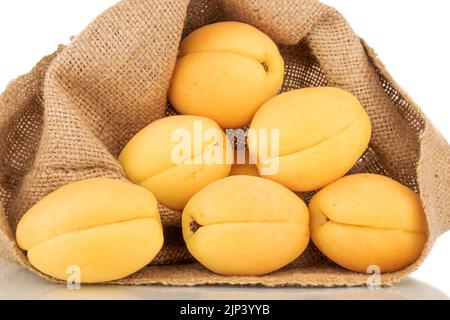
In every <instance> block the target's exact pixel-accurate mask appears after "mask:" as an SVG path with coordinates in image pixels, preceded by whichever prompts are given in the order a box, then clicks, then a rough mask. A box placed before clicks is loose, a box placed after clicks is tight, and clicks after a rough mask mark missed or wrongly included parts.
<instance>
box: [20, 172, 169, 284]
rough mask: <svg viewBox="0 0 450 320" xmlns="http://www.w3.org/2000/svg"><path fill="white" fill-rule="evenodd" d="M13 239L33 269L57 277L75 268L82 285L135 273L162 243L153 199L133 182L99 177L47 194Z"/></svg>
mask: <svg viewBox="0 0 450 320" xmlns="http://www.w3.org/2000/svg"><path fill="white" fill-rule="evenodd" d="M16 237H17V243H18V244H19V246H20V248H22V249H23V250H26V251H28V259H29V261H30V263H31V264H32V265H33V266H34V267H35V268H36V269H38V270H39V271H41V272H42V273H45V274H47V275H49V276H51V277H54V278H56V279H60V280H67V279H68V278H69V277H70V276H71V275H73V276H76V277H77V274H76V272H78V271H79V272H80V274H79V276H80V280H81V282H83V283H95V282H104V281H112V280H117V279H121V278H124V277H126V276H128V275H130V274H132V273H135V272H136V271H138V270H140V269H142V268H143V267H145V266H146V265H148V264H149V263H150V262H151V261H152V260H153V258H154V257H155V256H156V255H157V254H158V252H159V251H160V250H161V247H162V245H163V241H164V240H163V231H162V225H161V221H160V217H159V212H158V206H157V201H156V199H155V197H154V196H153V195H152V194H151V193H150V192H149V191H147V190H145V189H144V188H141V187H138V186H136V185H133V184H131V183H127V182H122V181H119V180H113V179H101V178H99V179H89V180H83V181H78V182H74V183H71V184H69V185H66V186H64V187H62V188H60V189H58V190H56V191H55V192H53V193H51V194H49V195H48V196H47V197H45V198H44V199H42V200H41V201H39V202H38V203H37V204H36V205H35V206H33V207H32V208H31V209H30V210H29V211H28V212H27V213H26V214H25V215H24V216H23V218H22V219H21V221H20V222H19V225H18V227H17V232H16ZM72 268H75V269H72ZM72 272H74V274H72Z"/></svg>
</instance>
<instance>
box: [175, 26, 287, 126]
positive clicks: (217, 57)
mask: <svg viewBox="0 0 450 320" xmlns="http://www.w3.org/2000/svg"><path fill="white" fill-rule="evenodd" d="M283 77H284V61H283V58H282V56H281V55H280V52H279V50H278V47H277V45H276V44H275V43H274V42H273V41H272V40H271V39H270V38H269V37H268V36H267V35H265V34H264V33H262V32H261V31H259V30H258V29H256V28H254V27H252V26H250V25H248V24H244V23H240V22H220V23H215V24H211V25H208V26H205V27H203V28H200V29H198V30H196V31H194V32H192V33H191V34H190V35H189V36H187V37H186V38H185V39H184V40H183V41H182V43H181V47H180V58H179V60H178V63H177V65H176V68H175V71H174V74H173V79H172V83H171V88H170V91H169V100H170V101H171V103H172V105H173V106H174V107H175V109H177V110H178V111H179V112H180V113H182V114H192V115H199V116H205V117H208V118H211V119H213V120H215V121H216V122H217V123H218V124H219V125H220V126H221V127H222V128H238V127H242V126H244V125H246V124H249V123H250V122H251V120H252V117H253V115H254V114H255V112H256V110H258V108H259V107H261V105H262V104H263V103H264V102H265V101H267V100H268V99H270V98H271V97H273V96H274V95H276V94H277V93H278V91H279V90H280V88H281V85H282V84H283Z"/></svg>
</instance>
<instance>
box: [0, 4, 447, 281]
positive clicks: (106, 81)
mask: <svg viewBox="0 0 450 320" xmlns="http://www.w3.org/2000/svg"><path fill="white" fill-rule="evenodd" d="M228 20H236V21H242V22H246V23H250V24H252V25H254V26H256V27H257V28H259V29H261V30H262V31H264V32H266V33H267V34H268V35H270V36H271V37H272V38H273V39H274V40H275V41H276V42H277V43H278V44H279V46H280V50H281V52H282V54H283V56H284V58H285V60H286V80H285V83H284V86H283V91H288V90H291V89H295V88H301V87H311V86H323V85H330V86H337V87H340V88H343V89H346V90H349V91H350V92H352V93H353V94H355V95H356V96H357V97H358V98H359V99H360V100H361V102H362V103H363V105H364V107H365V108H366V110H367V112H368V113H369V115H370V117H371V119H372V124H373V130H374V132H373V137H372V141H371V143H370V146H369V148H368V150H367V152H366V153H365V154H364V156H363V157H362V158H361V160H360V161H358V163H357V165H356V166H355V167H354V168H353V170H352V172H375V173H381V174H384V175H387V176H390V177H392V178H394V179H396V180H397V181H400V182H401V183H403V184H405V185H407V186H409V187H410V188H412V189H413V190H414V191H416V192H417V193H419V194H420V197H421V199H422V201H423V205H424V207H425V211H426V214H427V218H428V224H429V239H428V242H427V245H426V248H425V250H424V252H423V255H422V256H421V258H420V259H419V260H418V261H417V262H416V263H415V264H414V265H412V266H410V267H408V268H406V269H404V270H402V271H400V272H396V273H392V274H385V275H383V276H382V279H381V281H382V283H383V284H392V283H395V282H397V281H398V280H400V279H401V278H403V277H404V276H406V275H408V274H409V273H410V272H412V271H413V270H415V269H416V268H417V267H418V266H419V265H420V263H421V262H422V261H423V260H424V258H425V257H426V255H427V254H428V252H429V251H430V249H431V246H432V244H433V243H434V241H435V240H436V238H437V237H438V236H439V235H441V234H442V233H443V232H445V231H446V230H448V229H449V228H450V213H449V209H450V199H449V197H448V194H449V191H450V179H449V173H450V152H449V146H448V144H447V142H446V141H445V139H444V138H443V137H442V136H441V135H440V134H439V133H438V131H437V130H436V129H435V128H434V127H433V126H432V124H431V123H430V122H429V121H428V119H427V118H426V117H425V116H424V115H423V114H422V113H421V111H420V109H419V108H418V107H417V106H416V104H415V103H414V102H413V101H412V100H411V99H410V98H409V97H408V96H407V94H406V93H405V92H403V91H402V90H401V89H400V88H399V86H398V85H397V84H396V83H395V81H393V79H392V78H391V77H390V76H389V74H388V73H387V71H386V69H385V68H384V66H383V65H382V63H381V62H380V61H379V60H378V59H377V57H376V54H375V53H374V52H373V51H372V50H371V49H370V48H369V47H368V46H367V45H366V44H365V43H364V42H362V41H361V39H360V38H359V37H357V36H356V35H355V34H354V32H353V31H352V29H351V28H350V26H349V25H348V24H347V22H346V21H345V19H344V18H343V17H342V16H341V15H340V14H339V13H338V12H337V11H336V10H335V9H333V8H330V7H328V6H326V5H323V4H321V3H319V2H318V1H316V0H299V1H263V0H242V1H237V0H226V1H225V0H222V1H221V0H210V1H207V0H192V1H187V0H183V1H182V0H176V1H175V0H173V1H170V0H161V1H155V0H125V1H122V2H120V3H119V4H118V5H116V6H114V7H112V8H111V9H109V10H107V11H106V12H105V13H103V14H102V15H101V16H100V17H98V18H97V19H96V20H95V21H94V22H92V23H91V24H90V25H89V26H88V27H87V28H86V30H85V31H83V32H82V33H81V34H80V35H79V36H78V37H75V38H74V40H73V42H72V43H71V44H69V45H68V46H66V47H60V48H59V49H58V50H57V51H56V52H55V53H54V54H52V55H50V56H48V57H45V58H43V59H42V61H41V62H40V63H39V64H38V65H37V66H36V67H35V68H34V69H33V70H32V71H31V72H30V73H29V74H27V75H25V76H22V77H20V78H18V79H16V80H14V81H13V82H12V83H11V84H10V85H9V86H8V88H7V89H6V91H5V92H4V93H3V94H2V95H1V96H0V204H1V207H2V208H1V209H0V210H2V211H1V212H0V231H1V232H0V255H1V256H3V258H5V259H8V260H10V261H16V262H19V263H21V264H23V265H24V266H25V267H27V268H30V269H31V270H33V271H35V272H37V271H36V270H34V269H33V268H32V267H31V266H30V265H29V263H28V262H27V259H26V256H25V254H24V252H22V251H21V250H19V249H18V247H17V245H16V242H15V237H14V232H15V228H16V226H17V223H18V221H19V220H20V218H21V217H22V215H23V214H24V213H25V212H26V211H27V210H28V209H29V208H30V207H31V206H32V205H33V204H35V203H36V202H37V201H39V200H40V199H42V198H43V197H44V196H45V195H47V194H49V193H50V192H52V191H54V190H55V189H57V188H58V187H61V186H63V185H65V184H67V183H69V182H72V181H76V180H80V179H85V178H91V177H99V176H101V177H111V178H118V179H124V176H123V172H122V169H121V168H120V166H119V164H118V162H117V160H116V159H117V156H118V154H119V152H120V150H121V149H122V148H123V147H124V145H125V144H126V142H127V141H128V140H129V139H130V138H131V137H132V136H133V135H134V134H135V133H136V132H138V131H139V130H140V129H142V128H143V127H145V126H146V125H148V124H149V123H150V122H151V121H153V120H155V119H159V118H161V117H164V116H165V115H166V113H167V107H166V100H167V99H166V93H167V90H168V86H169V82H170V79H171V74H172V71H173V68H174V64H175V62H176V58H177V52H178V45H179V42H180V40H181V39H182V37H183V36H184V35H186V34H188V33H189V32H191V31H193V30H195V29H197V28H199V27H201V26H203V25H206V24H210V23H213V22H217V21H228ZM15 63H19V62H15ZM430 81H432V79H430ZM160 209H161V213H162V217H163V224H164V227H165V234H166V245H165V247H164V249H163V251H162V253H161V254H160V255H159V256H158V258H157V261H156V262H155V263H154V264H157V265H153V266H150V267H147V268H145V269H144V270H142V271H140V272H138V273H136V274H134V275H133V276H131V277H129V278H126V279H123V280H120V281H117V282H115V283H117V284H165V285H199V284H249V285H250V284H251V285H254V284H261V285H265V286H286V285H297V286H354V285H361V284H364V283H366V282H367V281H368V279H370V278H368V276H367V275H363V274H357V273H353V272H350V271H346V270H344V269H342V268H340V267H338V266H336V265H335V264H333V263H332V262H331V261H329V260H328V259H326V258H325V257H324V256H323V255H321V254H320V253H319V252H318V251H317V249H315V248H314V246H313V245H310V247H309V248H308V250H307V252H306V253H305V254H304V255H303V256H302V257H300V258H299V259H298V260H297V261H295V262H294V263H292V264H291V265H289V266H288V267H286V268H284V269H282V270H280V271H278V272H275V273H272V274H270V275H267V276H263V277H222V276H219V275H215V274H212V273H210V272H208V271H207V270H206V269H204V268H203V267H201V266H200V265H199V264H196V263H192V262H191V263H185V262H188V261H190V260H191V257H190V255H189V254H188V253H187V252H186V249H185V247H184V244H183V241H182V239H181V230H180V213H179V212H174V211H172V210H169V209H167V208H164V207H162V206H161V207H160ZM37 273H38V272H37ZM42 276H43V275H42Z"/></svg>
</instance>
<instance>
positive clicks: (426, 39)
mask: <svg viewBox="0 0 450 320" xmlns="http://www.w3.org/2000/svg"><path fill="white" fill-rule="evenodd" d="M155 1H157V0H155ZM116 2H117V1H116V0H95V1H77V0H63V1H61V0H38V1H36V0H4V1H0V91H3V90H4V88H5V87H6V85H7V83H8V82H9V81H10V80H12V79H13V78H15V77H17V76H18V75H20V74H23V73H26V72H28V71H29V70H30V69H31V68H32V67H33V65H34V64H35V63H36V62H37V61H38V60H39V59H40V58H41V57H42V56H44V55H46V54H49V53H51V52H53V51H54V50H55V49H56V48H57V45H58V44H59V43H68V42H69V38H70V36H72V35H76V34H78V33H79V32H80V31H81V30H82V29H83V28H84V27H85V26H86V25H87V24H88V23H89V22H90V21H91V20H92V19H93V18H94V17H96V16H97V15H98V14H99V13H100V12H102V11H103V10H104V9H106V8H108V7H109V6H111V5H113V4H114V3H116ZM323 2H325V3H327V4H329V5H332V6H334V7H336V8H337V9H339V10H340V11H341V12H342V13H343V14H344V16H345V17H346V18H347V20H348V21H349V22H350V24H351V25H352V26H353V28H354V30H355V31H356V32H357V33H358V34H359V35H360V36H362V37H363V38H364V39H365V40H366V41H367V42H368V43H369V45H371V46H372V47H373V48H375V50H376V51H377V52H378V54H379V56H380V58H381V60H382V61H383V62H384V64H385V65H386V66H387V68H388V70H389V71H390V72H391V74H392V75H393V77H394V79H396V80H397V81H398V83H400V85H401V86H402V87H403V88H404V89H406V91H407V92H408V93H409V94H410V96H411V97H412V98H413V99H414V100H415V101H416V102H417V103H418V104H419V105H420V106H421V107H422V109H423V111H424V112H425V113H426V114H427V115H428V117H429V118H431V120H432V121H433V122H434V123H435V125H436V127H437V128H438V129H439V130H440V131H441V132H442V133H443V134H444V136H445V137H446V138H447V140H449V137H450V123H449V121H450V112H449V109H450V102H449V92H450V81H449V77H450V44H449V43H450V41H449V31H450V19H449V18H448V15H449V13H450V2H449V1H446V0H427V1H425V0H395V1H392V0H345V1H343V0H325V1H323ZM446 178H450V177H446ZM449 196H450V195H449ZM449 249H450V233H447V234H445V235H444V236H443V237H441V238H440V239H439V240H438V241H437V243H436V244H435V246H434V249H433V251H432V253H431V255H430V256H429V257H428V259H427V260H426V262H425V263H424V264H423V265H422V266H421V268H420V269H419V270H418V271H417V272H415V273H414V274H413V277H414V278H416V279H419V280H422V281H424V282H426V283H428V284H430V285H432V286H434V287H435V288H438V289H440V290H441V291H443V292H445V293H446V294H447V295H449V296H450V275H449V272H450V254H449V253H450V252H449V251H450V250H449Z"/></svg>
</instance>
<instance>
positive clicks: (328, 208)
mask: <svg viewBox="0 0 450 320" xmlns="http://www.w3.org/2000/svg"><path fill="white" fill-rule="evenodd" d="M309 210H310V214H311V238H312V240H313V242H314V243H315V245H316V246H317V247H318V248H319V250H320V251H322V253H323V254H324V255H326V256H327V257H328V258H330V259H331V260H332V261H334V262H335V263H337V264H339V265H341V266H342V267H344V268H347V269H349V270H352V271H356V272H362V273H365V272H368V268H369V267H370V266H377V267H379V268H380V270H381V272H394V271H398V270H401V269H403V268H405V267H406V266H408V265H409V264H411V263H413V262H414V261H415V260H416V259H417V258H418V257H419V256H420V254H421V252H422V250H423V248H424V245H425V242H426V238H427V228H426V221H425V214H424V211H423V208H422V205H421V201H420V198H419V197H418V196H417V194H415V193H414V192H413V191H412V190H410V189H408V188H407V187H405V186H403V185H401V184H400V183H398V182H396V181H394V180H392V179H389V178H387V177H384V176H380V175H375V174H356V175H351V176H347V177H345V178H342V179H340V180H338V181H336V182H334V183H332V184H330V185H328V186H327V187H325V188H324V189H322V190H321V191H319V192H318V193H317V194H316V195H315V196H314V197H313V198H312V200H311V202H310V204H309Z"/></svg>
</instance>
